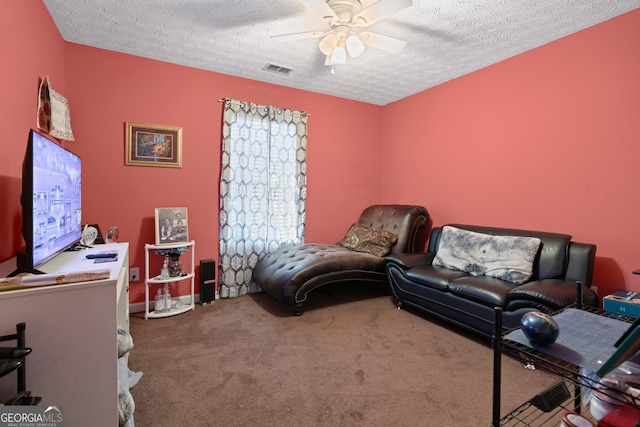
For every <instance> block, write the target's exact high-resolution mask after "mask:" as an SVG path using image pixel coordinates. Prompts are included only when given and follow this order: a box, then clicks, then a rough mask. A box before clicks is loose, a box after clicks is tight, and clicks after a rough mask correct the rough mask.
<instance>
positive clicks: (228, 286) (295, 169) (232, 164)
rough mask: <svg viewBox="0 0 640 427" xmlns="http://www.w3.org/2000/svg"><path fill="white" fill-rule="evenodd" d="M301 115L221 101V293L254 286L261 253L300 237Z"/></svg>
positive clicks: (304, 152) (303, 182) (302, 186)
mask: <svg viewBox="0 0 640 427" xmlns="http://www.w3.org/2000/svg"><path fill="white" fill-rule="evenodd" d="M307 119H308V115H307V113H305V112H302V111H293V110H288V109H283V108H276V107H272V106H268V105H255V104H252V103H250V102H243V101H238V100H233V99H225V101H224V110H223V119H222V159H221V167H220V261H219V263H220V275H219V283H220V288H219V289H220V297H221V298H233V297H237V296H240V295H244V294H246V293H248V292H258V291H260V288H258V287H257V285H255V284H254V283H252V280H251V277H252V273H253V268H254V267H255V265H256V262H257V261H258V259H259V258H260V256H261V255H263V254H265V253H267V252H270V251H273V250H275V249H278V248H280V247H283V246H286V245H295V244H300V243H302V242H303V241H304V225H305V219H306V210H305V201H306V194H307V160H306V158H307Z"/></svg>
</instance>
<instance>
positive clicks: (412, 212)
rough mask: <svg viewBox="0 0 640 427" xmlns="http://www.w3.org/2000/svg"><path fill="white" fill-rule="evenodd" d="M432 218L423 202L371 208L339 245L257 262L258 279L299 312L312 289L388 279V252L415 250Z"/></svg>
mask: <svg viewBox="0 0 640 427" xmlns="http://www.w3.org/2000/svg"><path fill="white" fill-rule="evenodd" d="M428 221H429V213H428V212H427V210H426V209H425V208H424V207H422V206H409V205H374V206H370V207H368V208H367V209H365V210H364V211H363V212H362V214H361V215H360V219H359V220H358V222H357V223H356V224H354V225H352V226H351V228H350V229H349V232H348V233H347V236H345V239H343V240H342V241H341V242H338V243H337V244H319V243H305V244H302V245H297V246H287V247H284V248H280V249H278V250H276V251H274V252H271V253H268V254H267V255H265V256H264V257H262V258H261V259H260V260H259V261H258V263H257V264H256V266H255V268H254V270H253V281H254V282H255V283H256V284H257V285H258V286H259V287H260V288H261V289H262V290H263V291H264V292H265V293H267V294H269V295H271V296H272V297H274V298H275V299H277V300H279V301H281V302H283V303H285V304H289V305H291V306H293V311H294V314H295V315H297V316H299V315H300V314H301V313H302V303H303V302H304V301H306V299H307V295H308V294H309V292H311V291H313V290H314V289H317V288H320V287H322V286H325V285H329V284H334V283H344V284H345V285H348V283H349V282H351V283H353V282H377V283H383V284H384V283H388V279H387V274H386V270H385V255H388V254H400V253H407V252H414V250H415V248H414V245H415V242H416V241H421V242H424V241H426V236H427V234H428V227H427V223H428Z"/></svg>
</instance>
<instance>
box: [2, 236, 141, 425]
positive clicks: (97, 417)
mask: <svg viewBox="0 0 640 427" xmlns="http://www.w3.org/2000/svg"><path fill="white" fill-rule="evenodd" d="M107 250H108V251H117V252H118V260H117V261H112V262H105V263H100V264H94V262H93V260H89V259H87V258H86V255H87V254H89V253H97V252H101V251H107ZM128 255H129V244H128V243H112V244H108V245H97V246H95V247H93V248H90V249H85V250H81V251H76V252H63V253H61V254H60V255H58V256H57V257H55V258H54V259H52V260H51V261H49V262H47V263H46V264H44V265H42V266H41V267H39V270H41V271H43V272H44V273H50V274H55V273H69V272H78V271H89V270H104V269H108V270H110V272H111V273H110V277H109V279H104V280H96V281H92V282H82V283H71V284H61V285H50V286H42V287H38V288H29V289H20V290H10V291H3V292H0V335H5V334H9V333H13V332H15V325H16V324H17V323H21V322H24V323H25V324H26V345H27V347H31V348H32V352H31V354H29V355H28V356H27V360H26V361H27V363H26V367H27V369H26V389H27V390H30V391H31V392H32V395H34V396H41V397H42V401H41V402H40V405H60V406H63V407H64V421H65V425H69V426H80V425H87V422H88V421H87V420H91V425H92V426H105V427H113V426H114V425H117V423H118V407H117V403H118V401H117V397H118V373H117V326H118V325H120V326H122V327H126V326H128V306H129V301H128V286H129V273H128ZM2 267H3V269H6V268H7V267H9V272H11V269H12V268H15V259H14V260H10V261H7V262H6V263H4V264H3V266H2ZM2 273H3V274H2V275H3V276H4V275H5V274H8V273H6V272H4V271H3V272H2ZM12 375H14V373H11V374H9V375H7V376H5V377H3V378H2V380H3V381H2V382H1V383H0V395H1V396H3V397H4V396H6V395H13V394H15V379H14V380H12V379H9V378H10V377H11V376H12Z"/></svg>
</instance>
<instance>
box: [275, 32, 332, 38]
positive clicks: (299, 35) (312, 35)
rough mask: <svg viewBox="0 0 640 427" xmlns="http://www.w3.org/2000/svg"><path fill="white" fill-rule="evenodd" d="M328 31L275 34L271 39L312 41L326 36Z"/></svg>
mask: <svg viewBox="0 0 640 427" xmlns="http://www.w3.org/2000/svg"><path fill="white" fill-rule="evenodd" d="M328 32H329V31H327V30H318V31H305V32H302V33H289V34H276V35H273V36H271V38H272V39H280V40H301V39H313V38H316V37H322V36H324V35H325V34H327V33H328Z"/></svg>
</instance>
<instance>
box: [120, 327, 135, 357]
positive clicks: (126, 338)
mask: <svg viewBox="0 0 640 427" xmlns="http://www.w3.org/2000/svg"><path fill="white" fill-rule="evenodd" d="M132 348H133V339H132V338H131V335H130V334H129V332H127V331H125V330H124V329H122V328H118V357H122V356H124V355H125V354H127V353H128V352H130V351H131V349H132Z"/></svg>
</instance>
